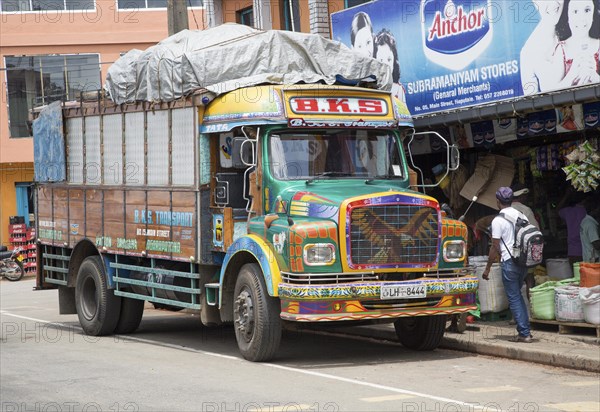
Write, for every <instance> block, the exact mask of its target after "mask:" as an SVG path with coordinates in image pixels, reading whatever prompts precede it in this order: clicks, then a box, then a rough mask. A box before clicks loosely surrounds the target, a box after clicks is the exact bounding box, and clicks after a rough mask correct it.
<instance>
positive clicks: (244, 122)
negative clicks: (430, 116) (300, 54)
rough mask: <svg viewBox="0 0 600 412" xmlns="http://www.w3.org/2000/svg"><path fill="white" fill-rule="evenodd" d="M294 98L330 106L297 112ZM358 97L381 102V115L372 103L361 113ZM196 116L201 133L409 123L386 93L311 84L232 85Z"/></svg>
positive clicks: (401, 108)
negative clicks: (259, 127) (277, 126)
mask: <svg viewBox="0 0 600 412" xmlns="http://www.w3.org/2000/svg"><path fill="white" fill-rule="evenodd" d="M294 99H311V102H315V101H316V102H317V103H318V104H327V105H329V106H328V107H331V109H332V110H321V109H319V110H317V111H315V110H304V111H299V110H298V106H297V105H296V106H295V105H294V101H295V100H294ZM328 99H329V100H331V102H329V101H328ZM360 99H363V100H364V101H365V102H366V103H369V102H371V103H372V102H375V101H380V102H381V107H385V113H383V112H381V111H377V110H375V106H373V105H372V104H371V105H369V106H365V107H364V110H363V111H361V110H362V109H361V106H360V105H358V106H356V107H355V104H354V103H355V101H354V100H360ZM321 100H322V101H321ZM306 107H312V106H311V105H307V106H306ZM315 107H317V106H315ZM199 115H200V118H201V123H200V133H216V132H226V131H230V130H232V129H233V128H235V127H240V126H251V125H269V124H272V125H274V124H285V125H289V126H290V127H345V128H349V127H361V128H364V127H368V128H388V129H394V128H398V127H413V121H412V118H411V115H410V112H409V111H408V107H407V106H406V104H405V103H402V102H401V101H399V100H398V99H396V98H393V99H392V98H391V97H390V94H389V93H387V92H382V91H377V90H371V89H361V88H357V87H346V86H335V87H331V86H323V85H315V84H306V85H292V86H283V85H270V86H255V87H246V88H241V89H237V90H234V91H232V92H230V93H227V94H225V95H223V96H220V97H219V98H217V99H215V100H213V101H212V102H211V103H210V105H208V106H207V107H206V108H205V109H204V110H202V111H200V112H199Z"/></svg>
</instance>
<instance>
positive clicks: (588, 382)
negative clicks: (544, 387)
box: [562, 381, 600, 387]
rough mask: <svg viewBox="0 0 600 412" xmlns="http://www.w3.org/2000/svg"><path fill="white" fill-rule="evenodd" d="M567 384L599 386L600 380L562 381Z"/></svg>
mask: <svg viewBox="0 0 600 412" xmlns="http://www.w3.org/2000/svg"><path fill="white" fill-rule="evenodd" d="M562 384H563V385H565V386H575V387H579V386H598V385H600V383H598V381H579V382H562Z"/></svg>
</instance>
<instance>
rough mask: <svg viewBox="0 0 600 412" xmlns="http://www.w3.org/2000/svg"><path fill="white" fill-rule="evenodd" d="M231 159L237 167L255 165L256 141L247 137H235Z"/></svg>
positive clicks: (243, 167)
mask: <svg viewBox="0 0 600 412" xmlns="http://www.w3.org/2000/svg"><path fill="white" fill-rule="evenodd" d="M231 160H232V164H233V167H234V168H236V169H245V168H246V167H250V166H254V165H255V163H256V162H255V161H254V141H252V140H248V139H246V138H245V137H234V138H233V149H232V153H231Z"/></svg>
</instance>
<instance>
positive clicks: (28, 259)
mask: <svg viewBox="0 0 600 412" xmlns="http://www.w3.org/2000/svg"><path fill="white" fill-rule="evenodd" d="M8 233H9V241H10V244H11V249H14V248H16V247H21V248H23V256H24V257H25V259H24V260H23V267H24V268H25V275H27V274H31V275H35V272H36V257H37V256H36V247H35V228H28V227H27V225H26V224H25V223H17V224H11V225H8Z"/></svg>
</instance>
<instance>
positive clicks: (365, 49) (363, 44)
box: [352, 27, 373, 57]
mask: <svg viewBox="0 0 600 412" xmlns="http://www.w3.org/2000/svg"><path fill="white" fill-rule="evenodd" d="M352 48H353V49H354V51H356V52H358V53H360V54H361V55H363V56H365V57H373V34H372V33H371V29H370V28H369V27H363V28H362V29H360V30H359V31H357V32H356V36H355V37H354V44H353V45H352Z"/></svg>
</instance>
